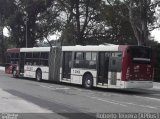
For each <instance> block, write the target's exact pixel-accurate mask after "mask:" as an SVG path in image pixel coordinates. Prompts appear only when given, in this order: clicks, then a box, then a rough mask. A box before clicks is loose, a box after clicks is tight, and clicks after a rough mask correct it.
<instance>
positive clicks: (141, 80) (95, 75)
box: [5, 45, 154, 89]
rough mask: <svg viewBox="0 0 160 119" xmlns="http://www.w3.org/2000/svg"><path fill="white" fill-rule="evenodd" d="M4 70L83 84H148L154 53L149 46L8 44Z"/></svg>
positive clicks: (41, 78)
mask: <svg viewBox="0 0 160 119" xmlns="http://www.w3.org/2000/svg"><path fill="white" fill-rule="evenodd" d="M5 72H6V73H9V74H12V75H13V77H15V78H16V77H28V78H35V79H36V80H37V81H41V80H52V81H58V82H66V83H72V84H79V85H83V86H84V87H86V88H91V87H102V88H121V89H123V88H152V87H153V76H154V55H153V51H152V49H151V48H149V47H145V46H129V45H99V46H98V45H97V46H78V45H77V46H62V47H60V48H58V47H53V48H50V47H36V48H12V49H8V50H7V62H6V67H5Z"/></svg>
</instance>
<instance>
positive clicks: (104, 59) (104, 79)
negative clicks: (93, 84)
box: [97, 52, 109, 84]
mask: <svg viewBox="0 0 160 119" xmlns="http://www.w3.org/2000/svg"><path fill="white" fill-rule="evenodd" d="M108 67H109V57H108V55H107V54H106V53H105V52H100V53H99V55H98V69H97V71H98V72H97V74H98V82H97V83H102V84H103V83H108Z"/></svg>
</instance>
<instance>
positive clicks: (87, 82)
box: [83, 74, 93, 88]
mask: <svg viewBox="0 0 160 119" xmlns="http://www.w3.org/2000/svg"><path fill="white" fill-rule="evenodd" d="M83 86H84V87H85V88H92V86H93V77H92V75H91V74H85V75H84V77H83Z"/></svg>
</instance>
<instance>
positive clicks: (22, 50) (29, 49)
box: [20, 47, 50, 52]
mask: <svg viewBox="0 0 160 119" xmlns="http://www.w3.org/2000/svg"><path fill="white" fill-rule="evenodd" d="M20 51H21V52H49V51H50V47H33V48H21V49H20Z"/></svg>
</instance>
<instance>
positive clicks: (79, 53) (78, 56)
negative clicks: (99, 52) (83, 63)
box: [75, 52, 83, 60]
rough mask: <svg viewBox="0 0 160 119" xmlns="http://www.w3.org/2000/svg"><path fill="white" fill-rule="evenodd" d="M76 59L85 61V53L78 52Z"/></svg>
mask: <svg viewBox="0 0 160 119" xmlns="http://www.w3.org/2000/svg"><path fill="white" fill-rule="evenodd" d="M75 59H76V60H83V52H76V55H75Z"/></svg>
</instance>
